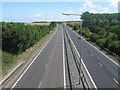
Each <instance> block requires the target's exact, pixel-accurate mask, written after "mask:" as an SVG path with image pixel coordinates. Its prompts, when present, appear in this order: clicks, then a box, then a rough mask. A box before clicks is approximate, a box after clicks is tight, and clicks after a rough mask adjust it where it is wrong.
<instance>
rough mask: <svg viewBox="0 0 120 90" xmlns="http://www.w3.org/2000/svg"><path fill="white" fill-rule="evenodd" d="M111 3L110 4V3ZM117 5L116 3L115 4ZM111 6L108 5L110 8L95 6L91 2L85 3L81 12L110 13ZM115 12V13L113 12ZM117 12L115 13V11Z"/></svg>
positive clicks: (80, 9)
mask: <svg viewBox="0 0 120 90" xmlns="http://www.w3.org/2000/svg"><path fill="white" fill-rule="evenodd" d="M111 1H113V0H111ZM109 3H110V2H109ZM114 4H115V3H114ZM109 5H110V4H108V6H105V7H103V6H101V5H99V4H93V3H92V2H90V1H86V2H85V3H83V5H82V6H81V7H80V8H79V11H80V12H81V13H83V12H85V11H89V12H90V13H110V12H111V11H110V7H109ZM112 12H113V11H112ZM114 12H115V11H114Z"/></svg>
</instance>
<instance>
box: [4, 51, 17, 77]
mask: <svg viewBox="0 0 120 90" xmlns="http://www.w3.org/2000/svg"><path fill="white" fill-rule="evenodd" d="M17 57H18V56H17V55H14V54H11V53H7V52H4V51H2V74H3V75H4V74H6V73H7V70H8V69H9V68H10V67H11V66H13V65H14V64H15V63H16V62H17Z"/></svg>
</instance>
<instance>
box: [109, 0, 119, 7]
mask: <svg viewBox="0 0 120 90" xmlns="http://www.w3.org/2000/svg"><path fill="white" fill-rule="evenodd" d="M118 2H119V0H110V4H109V6H110V7H112V8H118Z"/></svg>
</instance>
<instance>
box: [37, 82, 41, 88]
mask: <svg viewBox="0 0 120 90" xmlns="http://www.w3.org/2000/svg"><path fill="white" fill-rule="evenodd" d="M40 86H41V81H40V83H39V85H38V90H39V88H40Z"/></svg>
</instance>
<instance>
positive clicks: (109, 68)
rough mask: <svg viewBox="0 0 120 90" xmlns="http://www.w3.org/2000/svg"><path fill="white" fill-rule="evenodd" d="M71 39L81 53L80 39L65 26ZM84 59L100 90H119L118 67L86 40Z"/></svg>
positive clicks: (84, 41)
mask: <svg viewBox="0 0 120 90" xmlns="http://www.w3.org/2000/svg"><path fill="white" fill-rule="evenodd" d="M64 27H65V28H66V29H67V31H68V33H69V35H70V37H71V39H72V40H73V42H74V44H75V46H76V48H77V50H78V52H79V53H80V45H81V42H80V39H78V37H79V35H78V34H76V33H75V32H74V31H73V30H72V29H71V28H70V27H68V26H67V25H64ZM82 59H83V62H84V63H85V65H86V67H87V69H88V71H89V72H90V74H91V76H92V78H93V81H94V82H95V84H96V86H97V87H98V88H117V89H118V87H119V79H120V78H119V75H118V73H119V72H118V71H119V70H118V69H119V68H120V67H119V66H118V65H116V64H115V63H113V62H112V61H111V60H109V59H108V58H107V57H106V56H104V55H103V54H101V53H100V52H98V51H97V50H96V49H95V48H94V47H92V46H91V45H90V44H89V43H87V41H86V40H84V39H82Z"/></svg>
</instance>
